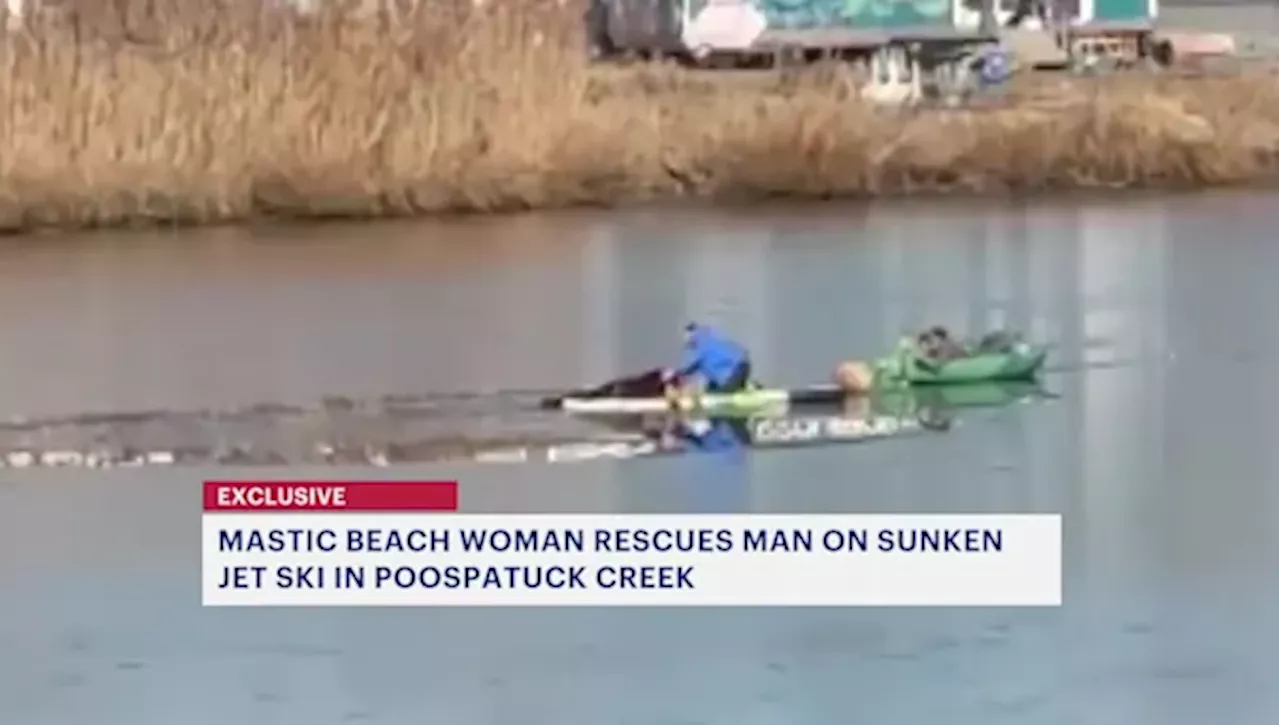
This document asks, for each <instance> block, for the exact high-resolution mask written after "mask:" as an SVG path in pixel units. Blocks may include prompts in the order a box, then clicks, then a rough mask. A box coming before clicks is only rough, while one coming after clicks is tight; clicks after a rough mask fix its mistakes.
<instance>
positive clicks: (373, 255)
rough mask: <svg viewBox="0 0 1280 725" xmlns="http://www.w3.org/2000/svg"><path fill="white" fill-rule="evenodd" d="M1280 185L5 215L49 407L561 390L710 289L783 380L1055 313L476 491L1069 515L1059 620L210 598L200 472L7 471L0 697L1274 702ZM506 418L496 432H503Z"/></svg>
mask: <svg viewBox="0 0 1280 725" xmlns="http://www.w3.org/2000/svg"><path fill="white" fill-rule="evenodd" d="M1276 219H1277V204H1276V197H1275V194H1274V193H1270V194H1266V193H1264V194H1258V195H1252V194H1229V195H1206V196H1193V197H1178V198H1159V197H1154V198H1144V197H1128V198H1123V199H1121V200H1118V201H1110V202H1098V201H1092V200H1077V201H1059V202H1054V203H1037V204H1027V205H1008V204H989V205H984V204H976V203H972V202H966V203H932V204H905V205H899V204H883V205H876V206H871V207H852V206H840V205H815V206H806V207H789V208H785V209H781V210H753V211H740V210H739V211H732V212H715V211H706V210H700V211H687V212H672V211H669V210H667V211H632V212H625V213H599V214H570V215H555V216H537V217H524V218H510V219H490V220H469V221H460V222H453V223H436V224H404V225H399V224H392V225H377V226H361V227H351V228H335V227H314V228H304V229H287V230H286V229H274V230H259V231H229V230H223V231H213V232H182V233H172V234H168V233H166V234H152V235H131V236H124V235H122V236H95V237H92V238H86V239H83V240H60V239H50V238H40V239H29V240H16V241H10V242H7V243H6V244H5V246H4V247H3V249H0V332H2V333H3V339H4V342H3V348H0V357H2V359H3V365H4V367H3V369H4V375H3V376H0V400H3V401H4V405H5V407H6V408H7V409H9V410H11V411H13V412H23V413H32V414H35V413H40V414H54V413H74V412H77V411H83V410H136V409H142V408H151V407H159V408H165V407H171V408H198V407H204V406H220V405H232V404H241V403H253V402H257V401H281V402H291V401H292V402H298V401H311V400H315V399H318V398H320V397H323V396H325V395H366V394H368V395H372V394H378V393H411V392H413V393H416V392H423V391H476V390H498V389H506V388H542V387H556V386H560V385H565V384H570V385H574V384H578V383H582V382H590V381H594V380H596V379H599V378H603V377H607V376H610V375H613V374H615V373H617V372H619V371H623V370H626V369H629V368H635V367H642V366H646V365H649V364H651V363H654V362H660V361H662V360H663V359H665V358H666V357H667V356H669V355H670V354H671V353H672V347H673V345H675V344H676V340H675V338H676V333H677V330H678V326H679V325H680V323H682V322H684V321H686V320H687V319H690V318H693V317H697V318H701V319H707V320H711V321H714V322H717V323H719V324H721V325H723V326H725V327H726V328H728V329H730V330H732V331H733V332H734V333H735V334H737V335H738V336H740V337H741V338H743V339H744V340H745V341H746V342H748V343H749V344H750V345H751V346H752V347H753V348H754V349H755V350H756V351H757V366H758V367H759V369H760V370H761V373H762V375H763V376H765V377H766V378H767V379H768V380H770V381H776V382H780V383H805V382H813V381H815V380H819V379H823V378H825V377H826V376H827V374H828V373H829V371H830V369H831V367H832V365H833V364H834V362H835V361H836V360H838V359H840V358H843V357H849V356H858V355H869V354H874V353H876V352H878V351H880V350H881V349H882V348H883V347H884V346H885V345H887V344H888V343H889V342H890V341H891V340H893V339H894V338H895V337H896V336H897V335H898V334H900V333H901V332H903V331H905V330H909V329H912V328H915V327H918V326H921V325H925V324H931V323H935V322H936V323H941V324H946V325H949V326H951V327H953V328H955V329H956V330H958V331H960V332H978V331H980V330H982V329H983V328H986V327H990V326H997V325H1004V326H1009V327H1016V328H1019V329H1023V330H1025V331H1026V332H1027V333H1028V335H1029V336H1031V337H1034V338H1038V339H1043V340H1046V341H1049V342H1051V343H1053V344H1054V346H1055V348H1054V353H1053V358H1052V364H1053V365H1054V366H1055V367H1056V368H1057V369H1059V370H1063V371H1064V372H1058V373H1054V374H1052V375H1049V376H1048V379H1047V381H1046V382H1047V385H1048V386H1049V387H1050V388H1051V389H1053V390H1054V391H1055V392H1057V393H1059V394H1061V396H1062V397H1061V398H1060V399H1058V400H1054V401H1050V402H1046V403H1038V404H1034V405H1021V406H1015V407H1009V408H998V409H989V410H980V411H967V412H965V413H964V415H963V416H962V425H960V426H959V427H957V428H956V429H954V430H952V431H951V432H949V433H946V434H942V435H932V436H926V437H919V438H910V439H901V440H887V441H879V442H874V443H867V444H857V445H850V446H845V447H828V448H821V449H811V450H805V451H794V452H770V453H762V454H758V455H757V454H752V455H749V456H747V457H746V458H745V459H744V460H742V461H741V462H740V463H738V464H736V465H728V464H726V463H725V462H723V461H722V460H720V459H714V458H700V457H681V458H670V459H662V460H653V461H634V462H623V463H598V464H582V465H578V466H489V467H486V466H478V465H473V466H435V467H421V468H403V469H383V470H373V469H367V468H363V469H359V468H351V469H334V468H328V469H319V468H317V469H301V468H293V469H279V470H275V471H271V473H273V474H277V473H278V474H279V475H281V476H287V477H291V478H297V477H304V476H310V475H325V476H353V475H358V476H360V477H364V478H368V477H402V476H404V477H410V476H413V477H432V478H437V477H443V476H457V477H458V478H459V479H460V480H461V481H462V497H463V504H464V506H465V508H467V509H468V510H471V511H521V512H527V511H563V512H574V511H631V512H641V511H654V512H680V511H698V512H710V511H762V512H764V511H776V512H1024V511H1025V512H1060V513H1062V514H1063V516H1064V526H1065V530H1066V542H1065V547H1066V564H1065V572H1066V573H1065V576H1066V581H1065V599H1066V604H1065V606H1064V607H1062V608H1061V609H1056V610H1038V611H1031V610H1025V611H1018V610H994V609H973V610H880V609H864V610H858V609H850V610H835V609H821V610H684V611H658V610H638V609H632V610H586V611H572V612H569V611H532V610H531V611H515V610H512V611H501V610H356V609H324V610H305V611H285V610H263V611H222V610H203V609H201V608H200V606H199V577H198V567H199V553H198V548H197V547H198V530H199V529H198V521H199V518H198V517H199V512H198V507H199V498H198V493H197V484H198V482H199V481H200V480H201V478H202V477H203V476H205V475H217V476H219V477H228V476H231V475H235V474H237V473H241V472H243V473H248V474H250V475H261V474H262V472H263V470H267V469H262V470H257V471H236V470H231V469H216V470H203V471H202V470H197V469H167V470H166V469H141V470H115V471H108V472H91V471H32V472H15V471H7V472H3V473H2V474H0V582H2V583H3V584H2V585H0V586H2V594H0V722H4V723H6V724H8V723H14V724H15V725H28V724H29V725H38V724H44V723H49V724H53V723H57V724H59V725H62V724H65V723H89V722H93V723H104V724H112V725H114V724H117V723H119V724H121V725H123V724H125V723H128V724H129V725H149V724H152V723H154V724H155V725H169V724H170V723H183V724H184V725H199V724H204V723H209V724H217V725H222V724H232V723H234V724H237V725H241V724H244V725H248V724H253V723H308V724H310V725H319V724H322V723H394V724H396V725H400V724H402V723H403V724H405V725H409V724H413V725H420V724H422V723H450V724H456V725H470V724H473V723H475V724H479V723H531V724H546V725H576V724H582V725H602V724H605V723H625V724H628V725H630V724H635V725H640V724H646V725H647V724H650V723H672V724H679V725H683V724H693V723H706V724H713V723H714V724H719V723H724V724H726V725H755V724H757V723H759V724H761V725H763V724H766V723H767V724H773V723H779V724H781V723H788V724H790V723H801V724H804V725H810V724H813V725H817V724H826V723H832V724H835V723H840V724H845V723H850V722H856V723H917V722H926V721H934V722H946V723H998V722H1017V723H1033V724H1046V725H1047V724H1050V723H1089V724H1090V725H1105V724H1108V723H1117V724H1124V725H1131V724H1132V723H1152V724H1157V723H1158V724H1160V725H1183V724H1185V725H1200V724H1201V723H1206V722H1224V723H1228V722H1229V723H1274V722H1275V721H1276V719H1277V689H1276V683H1277V667H1276V662H1277V650H1276V643H1277V638H1278V632H1277V624H1276V611H1277V569H1278V567H1280V563H1278V562H1277V554H1276V540H1277V531H1276V512H1277V498H1276V492H1277V468H1276V464H1275V461H1276V448H1275V447H1274V445H1275V441H1276V440H1277V426H1276V420H1277V418H1276V409H1275V408H1274V407H1273V403H1272V401H1274V400H1276V399H1277V390H1276V380H1277V378H1276V371H1277V360H1276V357H1275V354H1276V353H1275V351H1276V349H1277V338H1276V330H1277V320H1276V318H1275V316H1274V315H1275V313H1274V312H1273V311H1274V310H1275V309H1276V301H1277V289H1276V281H1277V269H1278V263H1277V244H1276V239H1277V229H1276ZM486 425H493V426H498V427H501V425H503V423H502V421H500V420H498V421H490V422H489V423H486Z"/></svg>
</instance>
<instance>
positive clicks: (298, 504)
mask: <svg viewBox="0 0 1280 725" xmlns="http://www.w3.org/2000/svg"><path fill="white" fill-rule="evenodd" d="M204 510H205V511H206V512H211V511H457V510H458V484H457V483H456V482H454V481H411V482H410V481H406V482H397V481H319V482H316V481H312V482H298V481H253V482H233V481H206V482H205V484H204Z"/></svg>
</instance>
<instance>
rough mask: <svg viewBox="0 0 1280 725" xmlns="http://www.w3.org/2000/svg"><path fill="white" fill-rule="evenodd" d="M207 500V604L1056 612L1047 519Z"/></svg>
mask: <svg viewBox="0 0 1280 725" xmlns="http://www.w3.org/2000/svg"><path fill="white" fill-rule="evenodd" d="M281 485H285V486H288V485H293V484H281ZM351 485H352V486H360V485H362V484H351ZM367 485H373V484H367ZM384 488H385V485H384ZM386 495H387V496H395V495H398V494H397V493H396V491H395V490H394V489H393V490H391V491H390V493H388V494H386ZM207 501H208V502H207V504H206V513H205V515H204V519H203V533H202V538H203V545H202V551H203V598H204V604H205V605H207V606H250V607H252V606H280V605H290V606H372V607H378V606H508V607H538V606H619V607H627V606H662V607H708V606H1056V605H1060V604H1061V603H1062V522H1061V517H1059V516H1056V515H998V516H997V515H946V516H943V515H876V516H850V515H803V516H793V515H787V516H777V515H661V516H656V515H630V514H628V515H568V514H564V515H561V514H556V515H471V514H457V513H405V512H391V513H374V512H369V511H359V510H355V507H356V506H357V504H358V503H359V501H360V499H359V498H358V493H356V494H352V496H351V499H350V501H351V502H354V503H351V502H349V503H347V504H346V505H347V508H348V512H346V513H343V512H341V511H339V510H324V507H323V506H321V505H320V504H319V503H316V502H315V501H314V500H311V499H308V500H307V501H303V502H301V503H299V502H297V501H295V502H292V503H291V504H290V505H292V506H295V507H300V506H303V504H305V505H306V506H307V507H309V510H307V511H283V510H261V511H253V510H244V509H243V508H241V509H237V510H217V500H216V499H208V500H207ZM282 505H283V504H282ZM265 508H267V509H269V508H270V507H265Z"/></svg>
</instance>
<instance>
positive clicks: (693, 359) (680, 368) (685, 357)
mask: <svg viewBox="0 0 1280 725" xmlns="http://www.w3.org/2000/svg"><path fill="white" fill-rule="evenodd" d="M700 367H702V351H701V350H699V349H698V348H697V347H694V346H687V347H685V349H684V352H683V353H681V355H680V362H679V363H678V364H677V366H676V368H675V369H674V370H672V371H671V374H672V375H673V376H674V377H677V378H685V377H688V376H690V375H692V374H693V373H695V372H697V370H698V368H700Z"/></svg>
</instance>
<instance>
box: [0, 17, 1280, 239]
mask: <svg viewBox="0 0 1280 725" xmlns="http://www.w3.org/2000/svg"><path fill="white" fill-rule="evenodd" d="M571 16H572V13H568V14H566V12H565V11H557V12H551V13H549V12H547V11H539V10H533V9H528V8H523V9H519V10H514V11H510V10H509V11H507V12H505V13H503V14H493V15H486V14H484V11H474V10H473V11H470V14H469V15H468V16H466V17H456V16H451V17H450V18H449V19H447V20H443V19H430V20H426V21H423V23H422V24H421V26H420V27H414V28H412V29H411V30H410V31H406V32H402V31H401V30H399V29H395V28H392V29H386V28H379V27H373V26H372V25H370V24H369V23H365V22H359V21H356V20H351V19H343V18H337V19H326V20H323V21H321V22H311V23H304V22H303V21H301V20H299V19H296V18H292V19H278V18H277V19H274V20H273V19H272V18H268V17H265V16H263V15H262V14H261V13H260V12H259V14H257V15H253V16H251V17H247V18H241V19H239V20H237V19H234V18H228V17H217V18H213V19H209V18H204V19H202V20H201V22H204V23H205V24H206V25H207V26H210V27H216V28H218V30H219V35H217V36H213V37H212V39H208V40H204V41H202V44H200V45H197V46H182V47H181V48H178V46H179V45H181V42H180V41H181V36H182V32H181V28H183V27H184V26H183V25H182V24H181V23H180V22H177V23H169V25H172V26H173V27H176V28H178V29H179V30H175V31H173V36H174V38H176V39H174V40H172V41H166V42H172V43H174V44H175V50H174V52H173V53H157V52H156V49H155V48H152V47H148V48H144V49H139V48H137V47H134V46H125V45H112V44H104V43H98V42H94V41H93V40H86V39H84V38H83V37H81V36H80V35H79V34H78V33H79V32H80V31H79V30H76V32H74V33H73V32H71V29H70V28H69V27H66V26H64V25H62V24H59V23H56V22H51V23H50V24H48V25H47V26H45V27H42V28H40V29H38V31H31V32H30V33H29V35H28V36H27V37H23V38H20V42H14V43H11V44H9V45H7V46H5V47H4V48H2V49H0V60H2V61H3V62H4V67H5V68H6V69H7V76H8V78H7V81H6V83H3V84H0V159H2V160H3V167H2V168H3V171H2V172H0V233H5V234H19V233H24V232H29V231H36V230H40V229H57V230H77V229H104V228H130V227H141V228H148V227H150V228H155V227H165V226H172V227H191V226H204V225H237V224H244V223H253V222H261V221H276V220H284V221H311V222H323V221H326V220H344V221H360V220H371V219H383V218H408V217H431V216H456V215H460V214H468V215H473V214H488V213H503V212H516V211H529V210H542V209H548V210H549V209H564V208H574V207H587V208H590V207H597V208H599V207H617V206H634V205H648V204H652V203H663V202H666V203H671V202H674V203H677V204H681V205H683V204H686V203H698V204H701V203H725V204H728V205H737V204H747V203H752V202H757V201H762V200H782V199H792V200H827V199H849V200H876V199H892V198H924V199H927V198H930V197H938V196H945V197H957V196H960V197H979V198H1006V197H1011V196H1012V197H1042V196H1052V195H1053V194H1055V193H1061V192H1066V191H1086V192H1087V191H1091V190H1094V191H1098V190H1102V191H1107V192H1111V191H1114V190H1118V189H1125V190H1135V191H1154V190H1209V189H1215V188H1275V186H1276V178H1277V170H1278V169H1280V164H1278V163H1277V135H1278V134H1280V127H1278V124H1277V106H1278V105H1280V102H1278V95H1280V94H1278V93H1277V83H1276V75H1275V71H1274V70H1271V69H1268V70H1262V71H1257V72H1251V73H1249V74H1247V75H1241V76H1230V77H1202V78H1185V77H1176V76H1173V75H1137V74H1131V75H1124V74H1120V75H1115V76H1110V77H1102V78H1096V79H1070V78H1065V77H1055V76H1046V77H1043V78H1041V77H1034V78H1027V79H1025V80H1024V81H1020V82H1018V83H1017V84H1015V86H1014V87H1013V88H1011V89H1010V90H1009V101H1008V102H1007V103H1004V104H1002V105H1000V106H999V107H992V108H985V109H976V108H975V109H953V110H942V109H916V110H900V109H899V110H891V109H885V108H880V107H874V106H871V105H869V104H867V103H865V102H863V101H861V100H859V99H858V98H857V97H856V95H855V88H856V86H855V80H854V79H852V78H851V75H850V74H849V73H848V72H846V71H844V70H842V69H836V70H834V71H833V70H832V69H830V68H828V69H821V68H817V69H812V70H811V71H804V72H801V73H784V74H771V75H766V76H761V77H759V78H755V79H747V80H744V79H743V78H741V77H732V74H729V75H726V76H725V77H724V78H723V79H721V78H718V77H716V78H711V77H708V76H707V74H705V73H690V72H686V71H680V70H675V69H671V68H666V67H656V66H647V67H639V68H632V69H601V68H593V67H591V66H589V65H588V64H587V62H586V60H585V58H583V57H582V54H581V52H580V50H579V46H578V44H577V43H576V42H575V33H576V31H577V26H576V23H574V22H571V21H572V20H573V18H572V17H571ZM179 20H181V19H179ZM191 23H192V25H191V27H193V28H194V27H196V24H195V19H191ZM211 23H212V25H210V24H211ZM272 23H274V24H272ZM166 27H168V25H167V26H166ZM201 27H205V26H201ZM201 37H206V38H208V37H211V36H208V35H206V36H201ZM178 50H182V52H178Z"/></svg>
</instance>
